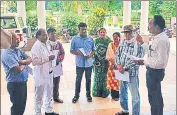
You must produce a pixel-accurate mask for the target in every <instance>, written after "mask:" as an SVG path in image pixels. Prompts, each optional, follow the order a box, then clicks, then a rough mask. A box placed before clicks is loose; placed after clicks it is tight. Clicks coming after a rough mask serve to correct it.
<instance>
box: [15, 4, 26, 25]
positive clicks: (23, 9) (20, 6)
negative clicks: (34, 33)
mask: <svg viewBox="0 0 177 115" xmlns="http://www.w3.org/2000/svg"><path fill="white" fill-rule="evenodd" d="M17 13H18V15H19V16H21V17H22V19H23V23H24V25H25V26H26V7H25V1H17Z"/></svg>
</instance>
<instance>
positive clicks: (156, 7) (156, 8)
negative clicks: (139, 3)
mask: <svg viewBox="0 0 177 115" xmlns="http://www.w3.org/2000/svg"><path fill="white" fill-rule="evenodd" d="M160 5H161V4H160V3H159V1H149V6H150V7H149V12H150V17H152V16H154V15H159V14H160V13H161V9H160Z"/></svg>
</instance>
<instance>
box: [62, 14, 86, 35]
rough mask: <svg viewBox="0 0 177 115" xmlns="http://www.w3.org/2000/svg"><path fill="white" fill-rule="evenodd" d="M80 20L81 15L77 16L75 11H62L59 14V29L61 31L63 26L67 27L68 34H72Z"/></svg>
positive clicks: (75, 31) (81, 19) (74, 33)
mask: <svg viewBox="0 0 177 115" xmlns="http://www.w3.org/2000/svg"><path fill="white" fill-rule="evenodd" d="M82 21H83V18H82V16H79V15H78V14H77V13H73V12H69V13H63V14H61V16H60V26H59V31H60V32H61V31H62V29H63V28H67V29H68V30H69V35H70V36H74V35H76V34H77V32H78V31H77V30H78V24H79V23H80V22H82Z"/></svg>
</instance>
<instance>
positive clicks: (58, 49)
mask: <svg viewBox="0 0 177 115" xmlns="http://www.w3.org/2000/svg"><path fill="white" fill-rule="evenodd" d="M47 33H48V36H49V41H48V42H49V44H50V45H51V48H52V49H51V50H52V52H53V53H54V55H55V59H54V60H53V61H52V65H53V77H54V78H53V100H54V101H55V102H57V103H63V100H61V99H60V98H59V84H60V76H62V75H63V69H62V61H63V59H64V56H65V52H64V49H63V46H62V44H61V43H60V42H59V40H57V36H56V30H55V29H54V28H52V27H51V28H49V29H47Z"/></svg>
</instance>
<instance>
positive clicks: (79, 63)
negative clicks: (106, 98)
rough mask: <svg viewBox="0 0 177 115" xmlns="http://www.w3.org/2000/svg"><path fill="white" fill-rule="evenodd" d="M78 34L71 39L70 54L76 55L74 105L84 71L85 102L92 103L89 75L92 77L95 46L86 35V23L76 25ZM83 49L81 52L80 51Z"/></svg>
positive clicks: (77, 97)
mask: <svg viewBox="0 0 177 115" xmlns="http://www.w3.org/2000/svg"><path fill="white" fill-rule="evenodd" d="M78 29H79V34H78V35H76V36H75V37H73V39H72V41H71V48H70V52H71V53H72V54H74V55H76V86H75V96H74V98H73V100H72V102H73V103H76V102H77V100H78V99H79V93H80V88H81V81H82V76H83V73H84V71H85V77H86V96H87V101H88V102H92V97H91V95H90V89H91V75H92V65H93V59H92V56H93V55H94V52H95V45H94V41H93V38H92V37H91V36H88V35H87V25H86V23H80V24H79V25H78ZM81 48H82V49H83V50H84V52H85V55H84V54H83V52H81V51H80V49H81Z"/></svg>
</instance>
